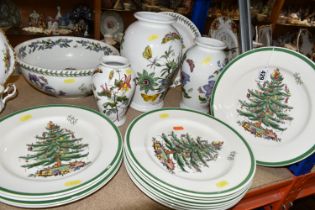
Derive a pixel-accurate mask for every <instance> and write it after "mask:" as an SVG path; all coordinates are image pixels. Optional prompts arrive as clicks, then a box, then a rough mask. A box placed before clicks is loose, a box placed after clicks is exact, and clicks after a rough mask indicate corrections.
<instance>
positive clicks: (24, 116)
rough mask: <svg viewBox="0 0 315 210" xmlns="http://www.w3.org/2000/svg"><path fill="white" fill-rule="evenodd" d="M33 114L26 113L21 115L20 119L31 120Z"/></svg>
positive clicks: (22, 120)
mask: <svg viewBox="0 0 315 210" xmlns="http://www.w3.org/2000/svg"><path fill="white" fill-rule="evenodd" d="M32 117H33V116H32V115H31V114H26V115H23V116H21V117H20V121H21V122H26V121H28V120H30V119H31V118H32Z"/></svg>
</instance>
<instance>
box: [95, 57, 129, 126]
mask: <svg viewBox="0 0 315 210" xmlns="http://www.w3.org/2000/svg"><path fill="white" fill-rule="evenodd" d="M134 77H135V76H134V73H133V71H132V70H131V69H130V66H129V62H128V60H127V59H126V58H124V57H121V56H105V57H103V62H102V64H101V65H100V66H99V68H98V69H97V70H96V71H95V72H94V74H93V84H94V88H93V93H94V96H95V98H96V100H97V105H98V108H99V110H100V111H101V112H102V113H104V114H105V115H106V116H107V117H109V118H110V119H111V120H112V121H113V122H114V123H115V124H116V125H117V126H120V125H122V124H124V122H125V120H126V117H125V114H126V111H127V109H128V106H129V104H130V101H131V98H132V96H133V94H134V90H135V81H134V80H135V78H134Z"/></svg>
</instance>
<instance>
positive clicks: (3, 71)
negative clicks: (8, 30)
mask: <svg viewBox="0 0 315 210" xmlns="http://www.w3.org/2000/svg"><path fill="white" fill-rule="evenodd" d="M0 61H1V62H0V85H3V84H4V83H5V82H6V81H7V79H8V77H9V76H10V75H11V74H12V73H13V70H14V66H15V56H14V52H13V49H12V47H11V46H10V44H9V42H8V40H7V38H6V36H5V35H4V32H3V31H2V30H0Z"/></svg>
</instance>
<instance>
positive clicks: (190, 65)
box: [180, 37, 227, 113]
mask: <svg viewBox="0 0 315 210" xmlns="http://www.w3.org/2000/svg"><path fill="white" fill-rule="evenodd" d="M225 48H226V45H225V43H224V42H221V41H219V40H216V39H212V38H207V37H198V38H197V39H196V45H195V46H193V47H191V48H190V49H189V50H188V51H187V52H186V54H185V55H184V59H183V63H182V73H181V74H182V77H181V78H182V80H181V83H182V101H181V103H180V107H182V108H190V109H194V110H197V111H201V112H205V113H208V112H209V99H210V95H211V93H212V89H213V87H214V84H215V81H216V80H217V78H218V76H219V73H220V71H221V69H222V68H223V67H224V65H225V63H226V62H227V58H226V55H225V53H224V51H223V50H224V49H225Z"/></svg>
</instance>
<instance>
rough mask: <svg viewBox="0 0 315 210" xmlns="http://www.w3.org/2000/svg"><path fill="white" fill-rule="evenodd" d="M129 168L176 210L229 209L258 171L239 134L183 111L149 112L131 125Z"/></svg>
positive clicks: (126, 150)
mask: <svg viewBox="0 0 315 210" xmlns="http://www.w3.org/2000/svg"><path fill="white" fill-rule="evenodd" d="M124 164H125V166H126V169H127V172H128V175H129V177H130V178H131V180H132V181H133V182H134V183H135V185H136V186H137V187H138V188H139V189H140V190H141V191H143V192H144V193H145V194H146V195H147V196H149V197H150V198H152V199H153V200H155V201H157V202H159V203H161V204H163V205H165V206H168V207H170V208H174V209H228V208H230V207H232V206H234V205H235V204H236V203H238V202H239V201H240V200H241V199H242V198H243V197H244V195H245V194H246V192H247V191H248V189H249V188H250V186H251V183H252V180H253V177H254V174H255V170H256V161H255V158H254V156H253V153H252V151H251V149H250V147H249V145H248V144H247V143H246V141H245V140H244V139H243V138H242V137H241V136H240V135H239V134H238V133H237V132H236V131H235V130H233V129H232V128H230V127H229V126H228V125H227V124H225V123H224V122H222V121H220V120H218V119H216V118H213V117H211V116H209V115H207V114H203V113H199V112H196V111H192V110H187V109H179V108H164V109H158V110H154V111H151V112H147V113H144V114H142V115H140V116H139V117H138V118H136V119H134V120H133V121H132V122H131V123H130V125H129V127H128V128H127V131H126V134H125V142H124Z"/></svg>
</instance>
